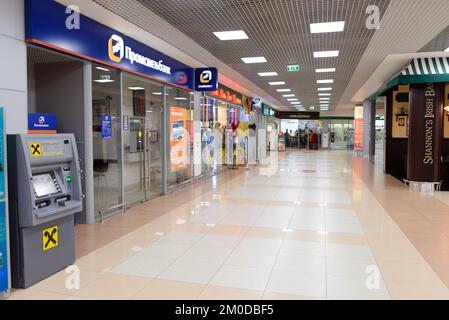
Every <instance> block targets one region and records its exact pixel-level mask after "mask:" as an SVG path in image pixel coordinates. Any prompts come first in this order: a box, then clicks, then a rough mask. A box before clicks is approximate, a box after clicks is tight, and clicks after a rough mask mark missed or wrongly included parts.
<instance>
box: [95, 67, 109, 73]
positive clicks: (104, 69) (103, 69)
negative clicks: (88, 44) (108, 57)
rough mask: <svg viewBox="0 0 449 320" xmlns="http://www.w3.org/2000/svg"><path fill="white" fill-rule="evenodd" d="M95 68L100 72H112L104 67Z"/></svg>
mask: <svg viewBox="0 0 449 320" xmlns="http://www.w3.org/2000/svg"><path fill="white" fill-rule="evenodd" d="M95 68H96V69H98V70H102V71H106V72H109V71H111V70H109V69H106V68H103V67H95Z"/></svg>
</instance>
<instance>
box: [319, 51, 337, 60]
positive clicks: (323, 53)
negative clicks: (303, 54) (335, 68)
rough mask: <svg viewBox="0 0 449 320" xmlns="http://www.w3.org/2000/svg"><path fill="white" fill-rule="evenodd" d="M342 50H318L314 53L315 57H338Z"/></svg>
mask: <svg viewBox="0 0 449 320" xmlns="http://www.w3.org/2000/svg"><path fill="white" fill-rule="evenodd" d="M339 54H340V51H337V50H335V51H316V52H314V53H313V57H314V58H333V57H338V55H339Z"/></svg>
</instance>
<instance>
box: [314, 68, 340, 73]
mask: <svg viewBox="0 0 449 320" xmlns="http://www.w3.org/2000/svg"><path fill="white" fill-rule="evenodd" d="M336 70H337V69H335V68H323V69H315V71H316V73H327V72H335V71H336Z"/></svg>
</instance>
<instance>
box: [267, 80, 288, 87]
mask: <svg viewBox="0 0 449 320" xmlns="http://www.w3.org/2000/svg"><path fill="white" fill-rule="evenodd" d="M269 84H270V86H283V85H285V82H284V81H275V82H270V83H269Z"/></svg>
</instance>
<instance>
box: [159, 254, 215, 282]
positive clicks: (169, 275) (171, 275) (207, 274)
mask: <svg viewBox="0 0 449 320" xmlns="http://www.w3.org/2000/svg"><path fill="white" fill-rule="evenodd" d="M219 268H220V265H219V264H211V263H203V262H194V261H188V260H183V259H181V260H178V261H177V262H175V263H174V264H172V265H171V266H170V267H169V268H168V269H167V270H165V271H164V272H163V273H162V274H160V275H159V276H158V278H160V279H165V280H174V281H184V282H194V283H202V284H206V283H208V282H209V281H210V280H211V279H212V278H213V277H214V275H215V274H216V273H217V271H218V269H219Z"/></svg>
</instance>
